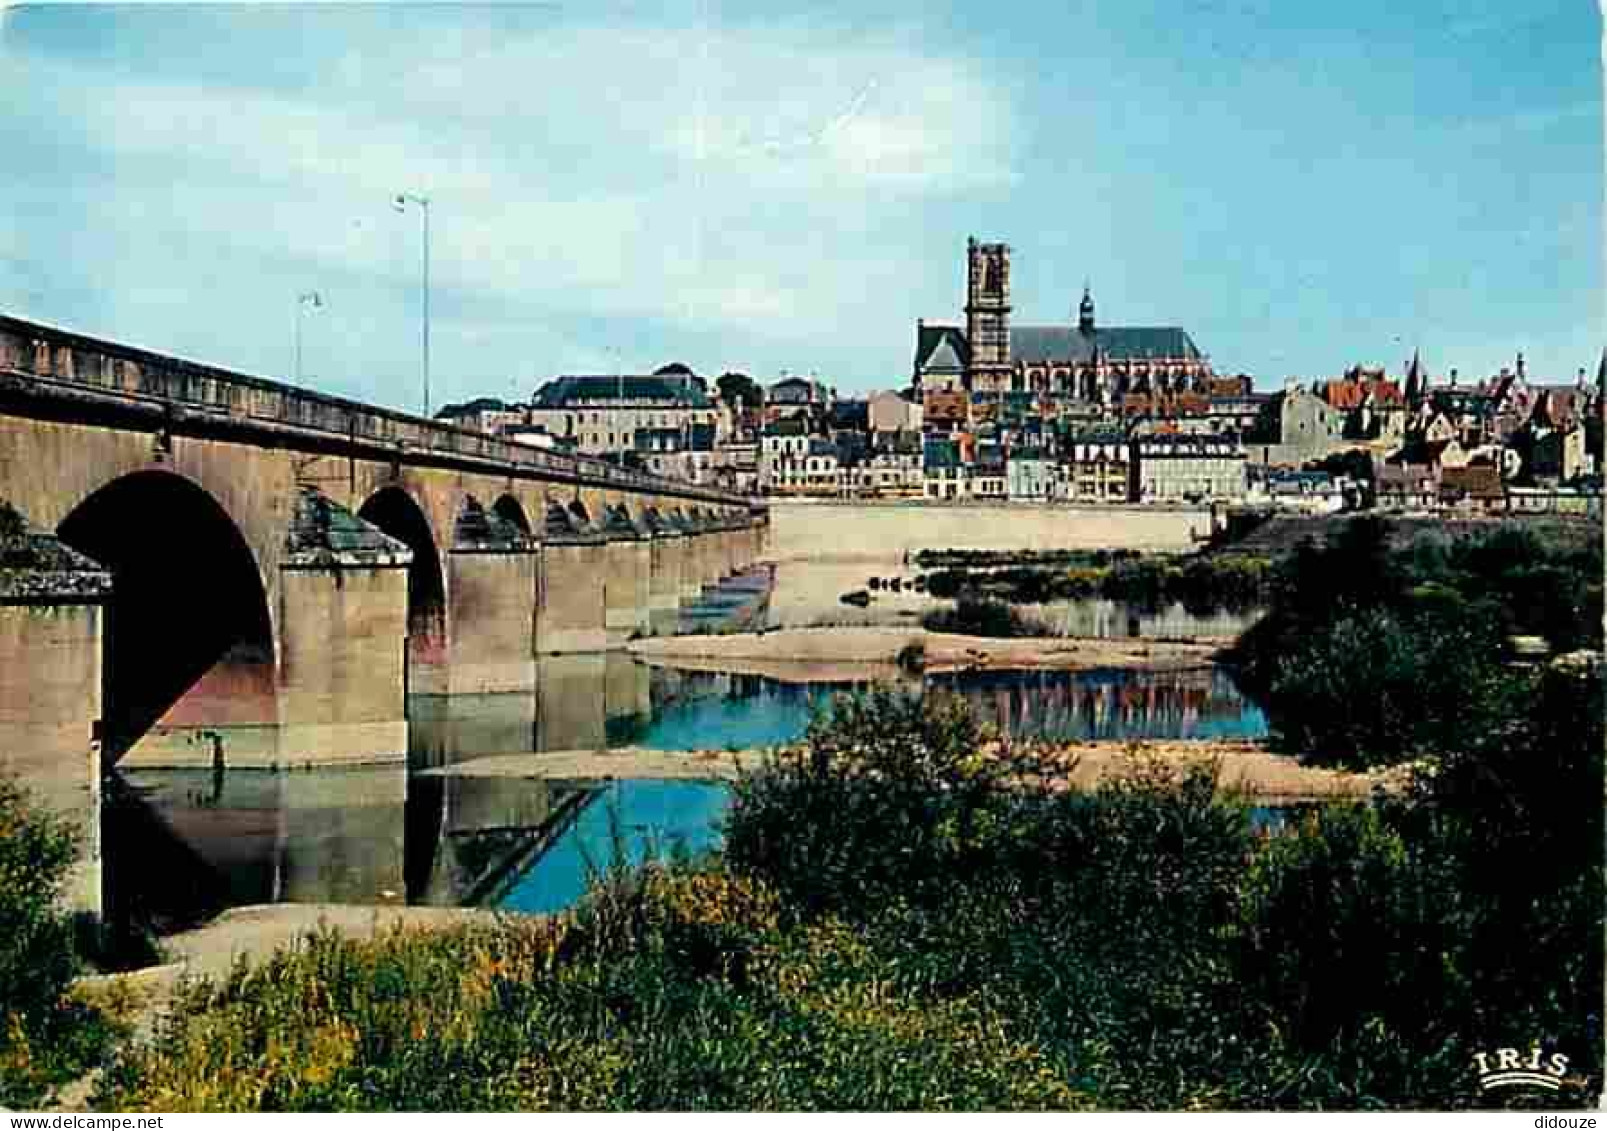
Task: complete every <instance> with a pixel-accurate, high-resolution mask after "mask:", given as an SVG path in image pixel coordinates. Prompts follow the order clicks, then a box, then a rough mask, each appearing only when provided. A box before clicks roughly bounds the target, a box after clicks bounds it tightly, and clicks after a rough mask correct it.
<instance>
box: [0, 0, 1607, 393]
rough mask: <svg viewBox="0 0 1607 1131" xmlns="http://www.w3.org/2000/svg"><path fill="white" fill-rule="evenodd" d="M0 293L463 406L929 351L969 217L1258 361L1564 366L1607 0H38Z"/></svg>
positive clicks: (9, 186)
mask: <svg viewBox="0 0 1607 1131" xmlns="http://www.w3.org/2000/svg"><path fill="white" fill-rule="evenodd" d="M3 3H4V0H0V21H3V23H0V88H3V89H0V153H4V154H6V160H5V165H4V169H5V172H4V175H3V176H0V311H4V312H6V313H11V314H15V315H18V316H22V317H29V318H35V319H38V320H41V321H46V322H51V323H56V324H60V325H64V326H68V327H71V328H74V329H78V330H81V331H84V332H87V333H93V334H99V335H105V336H110V337H113V338H117V339H120V340H126V341H130V342H134V343H137V344H141V345H145V346H148V347H150V348H153V349H158V350H163V351H170V352H175V353H179V354H182V355H186V356H191V357H195V358H197V359H200V360H205V361H210V362H213V363H216V364H221V365H225V366H230V367H234V368H239V369H244V370H247V371H251V372H257V373H262V374H266V375H269V376H274V377H279V378H287V377H289V376H290V370H291V366H292V360H291V359H292V340H293V332H294V325H295V320H296V296H297V294H298V293H300V292H303V291H307V290H312V289H316V290H318V291H319V292H321V293H322V295H323V296H324V297H325V299H326V300H327V304H328V305H327V307H326V308H325V309H323V310H321V311H319V312H316V313H314V314H310V315H308V316H307V318H306V319H305V322H304V325H305V350H304V356H305V369H304V372H305V374H306V375H307V380H308V382H309V383H312V384H315V385H316V386H318V387H320V388H323V389H325V390H327V391H330V392H337V393H341V394H345V395H350V396H356V397H361V398H363V399H368V400H374V401H377V402H380V403H386V404H392V405H396V406H398V407H404V408H416V407H417V406H418V400H419V377H418V374H419V356H418V355H419V345H418V326H419V310H418V253H419V233H418V220H417V217H416V216H415V215H398V214H396V213H394V212H393V211H392V210H391V209H390V208H389V206H388V201H389V200H390V198H391V196H392V195H393V194H394V193H396V192H399V191H404V190H406V191H414V192H422V193H427V194H428V195H429V196H430V197H431V198H432V200H433V204H432V212H431V216H432V225H433V240H432V253H433V263H432V269H433V275H434V281H433V288H432V305H433V317H432V334H433V363H432V369H433V385H434V390H435V396H434V400H435V402H436V403H437V404H439V403H440V402H442V401H443V400H446V399H457V398H463V397H468V396H473V395H480V394H491V395H497V396H504V397H506V396H510V395H526V394H528V393H529V391H530V390H531V389H532V388H533V387H534V386H535V385H536V384H537V383H539V382H540V381H541V380H544V379H546V378H547V377H549V376H551V375H553V374H556V373H560V372H574V371H586V370H592V371H604V372H608V371H612V370H613V369H614V368H615V367H616V366H623V367H625V368H626V369H628V370H632V369H633V370H640V369H645V368H651V367H653V366H656V365H658V364H660V363H662V362H665V361H668V360H684V361H686V362H688V363H690V364H691V365H692V366H693V367H694V368H696V369H697V370H698V371H700V372H708V373H719V372H721V371H722V370H724V369H726V368H741V369H744V370H746V371H748V372H751V373H753V374H754V375H756V376H759V377H761V378H765V379H771V380H773V379H774V378H775V377H776V376H777V375H778V374H779V373H780V371H782V370H788V371H791V372H809V371H815V372H818V373H819V374H820V375H821V376H822V377H823V378H825V379H826V380H828V381H830V382H832V383H834V384H836V385H837V386H838V387H839V388H840V389H868V388H877V387H890V386H893V385H896V384H899V383H902V382H904V381H905V380H907V378H908V375H909V365H910V354H911V351H912V340H913V334H914V322H915V319H916V318H917V317H918V316H926V317H950V318H957V317H958V316H959V307H960V305H961V303H962V286H963V251H964V242H965V238H966V236H967V235H970V234H974V235H976V236H978V237H982V238H993V239H1003V240H1006V241H1008V242H1009V243H1010V244H1011V245H1012V246H1013V247H1014V249H1015V253H1014V254H1015V259H1014V264H1015V269H1014V276H1013V284H1014V290H1015V305H1016V317H1017V319H1018V320H1020V321H1032V322H1047V321H1055V320H1060V319H1066V318H1069V317H1071V316H1072V315H1071V312H1072V309H1073V308H1074V306H1075V304H1076V301H1077V299H1078V298H1079V297H1080V292H1081V288H1082V283H1083V280H1084V279H1085V278H1087V279H1091V280H1092V282H1093V286H1094V295H1095V298H1096V299H1097V301H1098V304H1099V315H1100V319H1101V320H1102V321H1105V322H1109V323H1126V324H1177V325H1182V326H1185V327H1187V328H1188V329H1189V330H1190V331H1191V332H1192V333H1193V334H1194V337H1195V339H1196V341H1197V342H1198V343H1199V344H1200V345H1201V347H1202V348H1204V349H1205V350H1206V351H1207V352H1208V353H1210V355H1211V356H1212V359H1213V361H1214V362H1215V364H1216V366H1217V367H1218V368H1219V369H1221V370H1225V371H1230V372H1232V371H1240V370H1244V371H1248V372H1251V373H1253V374H1254V375H1255V376H1256V378H1257V381H1258V383H1259V384H1260V385H1261V386H1262V387H1274V386H1276V385H1277V384H1279V383H1280V382H1281V381H1282V380H1283V378H1284V377H1285V376H1289V375H1297V376H1301V377H1314V376H1323V375H1330V374H1333V373H1335V372H1337V371H1339V370H1340V369H1342V368H1343V367H1344V366H1345V365H1347V364H1349V363H1352V362H1355V361H1367V362H1370V363H1383V364H1386V365H1388V366H1389V367H1390V368H1391V369H1392V370H1398V369H1399V368H1400V367H1401V365H1402V363H1403V361H1404V359H1405V358H1406V357H1407V356H1408V355H1409V354H1410V352H1411V350H1412V348H1413V347H1414V346H1418V347H1421V349H1422V351H1423V354H1424V357H1425V360H1426V361H1427V362H1428V363H1429V365H1430V367H1431V369H1433V370H1434V371H1435V372H1437V373H1443V372H1444V371H1445V370H1446V369H1448V368H1449V367H1451V366H1456V367H1458V368H1459V369H1460V370H1461V372H1462V373H1463V374H1464V375H1465V376H1481V375H1484V374H1486V373H1489V372H1491V371H1493V370H1494V369H1495V368H1497V367H1499V366H1500V365H1501V364H1503V363H1506V362H1509V361H1510V360H1511V359H1512V357H1513V356H1514V354H1515V353H1516V352H1517V351H1518V350H1520V349H1521V350H1523V351H1524V353H1525V354H1526V356H1527V358H1528V361H1529V365H1530V369H1531V372H1532V373H1533V374H1534V375H1535V376H1536V377H1539V378H1541V379H1547V380H1559V381H1566V380H1571V379H1572V377H1573V374H1574V372H1575V370H1576V369H1577V367H1579V366H1581V365H1590V366H1591V367H1592V369H1593V367H1594V362H1595V358H1596V356H1597V355H1598V354H1599V352H1600V350H1601V347H1602V345H1603V343H1604V340H1607V332H1604V329H1603V327H1604V321H1607V320H1604V307H1607V304H1604V301H1603V281H1602V261H1603V230H1602V200H1603V146H1602V140H1603V126H1602V88H1603V83H1602V35H1601V13H1600V12H1599V11H1598V10H1597V9H1596V8H1594V7H1592V6H1591V5H1590V4H1589V3H1588V2H1581V0H1568V2H1562V0H1525V3H1523V4H1514V3H1510V2H1503V0H1490V2H1486V3H1472V2H1471V0H1413V2H1412V3H1410V4H1406V5H1402V4H1399V3H1398V2H1396V0H1349V2H1347V3H1344V4H1337V3H1330V4H1317V3H1306V2H1300V0H1110V2H1106V0H1084V2H1080V3H1079V2H1078V0H1069V2H1066V0H1062V2H1060V3H1052V4H1031V3H996V2H995V3H967V4H962V5H955V6H950V7H945V6H943V5H942V4H940V3H935V2H932V0H925V2H920V3H903V2H901V0H871V2H867V3H855V4H852V5H849V4H842V5H840V6H836V7H826V6H821V5H815V4H811V5H807V6H806V5H795V6H791V7H777V6H772V5H735V4H719V3H715V2H714V0H698V2H695V3H687V2H684V0H668V2H667V3H662V4H651V5H648V4H642V5H617V6H599V5H592V4H588V5H577V4H571V3H566V2H555V3H548V4H531V5H482V6H467V5H366V6H365V5H322V4H306V5H296V4H290V5H249V6H246V5H187V6H179V5H154V4H152V5H145V4H130V5H122V6H91V5H59V6H58V5H14V6H11V7H9V8H5V7H3Z"/></svg>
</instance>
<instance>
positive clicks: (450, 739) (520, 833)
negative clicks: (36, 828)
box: [106, 652, 654, 925]
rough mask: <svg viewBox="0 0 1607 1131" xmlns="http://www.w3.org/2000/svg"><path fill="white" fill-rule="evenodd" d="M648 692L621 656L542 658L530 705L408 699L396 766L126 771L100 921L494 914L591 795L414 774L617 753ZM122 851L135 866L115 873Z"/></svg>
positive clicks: (575, 789)
mask: <svg viewBox="0 0 1607 1131" xmlns="http://www.w3.org/2000/svg"><path fill="white" fill-rule="evenodd" d="M653 685H654V680H653V675H652V671H651V669H649V668H648V667H646V666H645V665H642V664H639V663H636V662H635V661H634V660H632V659H631V658H630V657H629V656H628V655H627V654H625V653H622V652H609V653H593V654H580V655H571V656H550V657H543V658H542V659H541V660H540V661H539V662H538V664H537V679H536V687H535V689H534V690H533V691H531V692H517V693H509V692H503V693H492V694H482V695H455V696H445V695H419V696H412V697H410V698H409V701H408V714H409V719H410V737H409V743H410V749H409V756H408V761H407V763H406V764H405V765H402V764H389V765H368V766H350V767H319V768H307V769H220V770H217V771H213V770H210V769H198V768H197V769H189V768H148V767H140V766H125V767H124V768H123V769H122V770H121V771H120V774H119V778H118V780H119V781H120V782H121V783H122V784H121V787H120V788H119V789H118V790H117V793H118V795H119V796H118V801H117V804H115V805H114V806H112V809H111V812H110V813H109V815H108V821H107V829H108V844H107V860H108V868H107V873H108V875H107V883H106V887H107V891H108V896H109V903H108V908H107V910H108V913H109V914H119V913H124V912H134V913H137V915H138V917H140V918H145V919H150V920H152V921H154V922H157V923H159V924H168V925H177V924H181V923H185V922H190V921H194V920H195V919H196V918H198V917H203V916H205V915H208V914H211V913H214V912H216V911H218V910H221V909H222V908H224V907H229V906H242V905H247V904H256V903H276V902H293V903H325V902H333V903H371V902H372V903H401V902H403V901H407V902H415V903H430V904H442V905H454V906H456V905H464V904H471V905H479V904H495V903H496V902H497V900H498V898H499V897H500V895H501V893H502V891H503V890H504V889H505V887H506V885H507V884H509V883H511V882H513V880H514V879H516V878H517V876H518V875H519V874H521V873H522V872H523V871H524V870H525V869H526V868H528V867H529V866H531V865H532V864H533V863H534V862H535V861H537V860H539V859H540V858H541V856H542V855H543V854H544V853H545V852H546V851H547V850H548V849H550V848H551V846H552V844H553V843H554V842H555V841H556V840H557V839H559V838H560V837H561V836H562V835H563V834H564V832H565V831H566V830H567V829H568V828H569V827H570V826H571V824H572V823H573V821H574V820H575V819H576V817H578V815H579V813H580V812H581V810H582V808H583V807H584V806H585V805H586V804H588V803H589V802H590V801H592V800H594V799H595V797H596V795H597V788H598V787H597V786H596V784H595V783H567V782H554V781H550V780H546V779H542V778H536V777H531V778H481V777H472V776H461V777H460V776H434V775H421V774H420V773H418V771H421V770H427V769H432V768H437V767H443V766H451V765H455V764H457V763H459V762H463V761H467V760H470V759H473V758H479V757H485V756H489V755H504V754H510V753H531V752H534V753H539V752H546V751H555V750H572V749H599V748H603V747H606V746H609V745H618V744H621V743H623V742H628V741H630V740H631V738H632V737H633V736H635V735H637V734H639V733H640V732H641V730H642V729H643V728H644V727H645V726H646V725H647V721H648V719H649V717H650V715H651V712H652V703H653ZM122 848H126V849H127V852H126V853H124V854H123V855H124V857H125V858H128V859H134V860H136V864H135V866H134V867H132V868H129V869H126V870H125V869H121V868H119V867H117V861H116V859H115V854H114V851H113V850H114V849H122ZM153 860H158V861H160V862H161V866H160V867H153Z"/></svg>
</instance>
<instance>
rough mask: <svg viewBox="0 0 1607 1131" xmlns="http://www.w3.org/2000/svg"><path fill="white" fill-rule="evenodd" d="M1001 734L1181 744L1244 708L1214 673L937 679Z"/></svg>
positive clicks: (998, 675) (1242, 712)
mask: <svg viewBox="0 0 1607 1131" xmlns="http://www.w3.org/2000/svg"><path fill="white" fill-rule="evenodd" d="M931 683H932V685H933V686H937V687H942V688H944V689H945V690H948V691H951V692H954V691H957V692H958V693H959V694H960V695H962V696H963V697H965V698H966V699H968V700H969V701H970V702H971V704H972V705H973V706H974V707H975V708H977V710H978V711H979V713H980V714H981V715H982V717H983V718H984V719H986V720H987V721H988V722H989V723H991V724H992V725H994V726H995V727H997V728H998V729H999V730H1000V731H1001V732H1002V733H1004V734H1007V735H1018V736H1021V735H1035V736H1042V737H1046V738H1058V739H1081V738H1096V739H1122V738H1128V737H1155V738H1184V737H1189V736H1191V735H1193V734H1196V733H1198V732H1199V730H1200V728H1201V724H1202V722H1203V721H1205V720H1207V719H1215V720H1234V719H1240V718H1243V717H1244V716H1245V713H1246V710H1247V707H1248V704H1247V703H1246V702H1245V700H1244V699H1243V697H1242V696H1241V695H1240V694H1239V693H1238V691H1237V690H1236V689H1235V688H1234V687H1233V686H1232V683H1231V682H1230V681H1228V680H1227V677H1226V676H1225V675H1223V674H1222V673H1220V672H1215V671H1198V672H1194V671H1190V672H1034V673H981V674H972V675H971V676H968V677H935V678H934V679H933V680H932V681H931Z"/></svg>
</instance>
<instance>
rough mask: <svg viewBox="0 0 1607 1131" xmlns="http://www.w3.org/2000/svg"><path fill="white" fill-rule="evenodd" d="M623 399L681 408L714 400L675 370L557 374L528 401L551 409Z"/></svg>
mask: <svg viewBox="0 0 1607 1131" xmlns="http://www.w3.org/2000/svg"><path fill="white" fill-rule="evenodd" d="M623 401H636V402H640V401H651V402H653V403H655V404H662V405H674V406H678V407H682V408H712V407H713V404H714V402H713V401H711V400H709V395H708V394H707V393H705V392H704V391H703V389H702V388H701V387H700V386H699V385H698V384H697V382H695V381H692V380H690V379H688V378H686V377H685V376H677V375H674V374H667V375H663V376H660V375H657V374H652V375H648V376H639V375H619V374H575V375H568V376H563V377H557V378H554V379H553V380H551V381H548V382H547V383H546V384H545V385H543V386H541V388H540V389H538V390H536V395H535V397H534V399H533V400H532V402H531V403H532V405H533V406H534V407H536V408H548V409H551V408H567V407H569V406H571V405H578V404H597V403H599V402H602V403H608V402H623Z"/></svg>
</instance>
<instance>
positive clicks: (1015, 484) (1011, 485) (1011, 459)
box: [1004, 448, 1060, 503]
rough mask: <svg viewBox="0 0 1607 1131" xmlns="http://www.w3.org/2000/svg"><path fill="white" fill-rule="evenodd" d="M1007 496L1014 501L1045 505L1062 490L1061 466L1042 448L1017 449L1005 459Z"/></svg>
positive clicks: (1051, 454)
mask: <svg viewBox="0 0 1607 1131" xmlns="http://www.w3.org/2000/svg"><path fill="white" fill-rule="evenodd" d="M1004 474H1005V493H1006V494H1007V495H1009V497H1010V499H1011V500H1012V501H1017V500H1019V501H1022V502H1033V503H1046V502H1048V501H1049V500H1050V499H1053V498H1055V497H1056V496H1057V495H1058V494H1059V491H1058V487H1059V480H1060V475H1059V465H1058V464H1057V463H1056V462H1055V460H1054V458H1053V453H1051V452H1049V451H1047V450H1045V449H1043V448H1015V449H1012V450H1011V451H1010V454H1009V455H1008V456H1007V457H1006V459H1005V470H1004Z"/></svg>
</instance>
